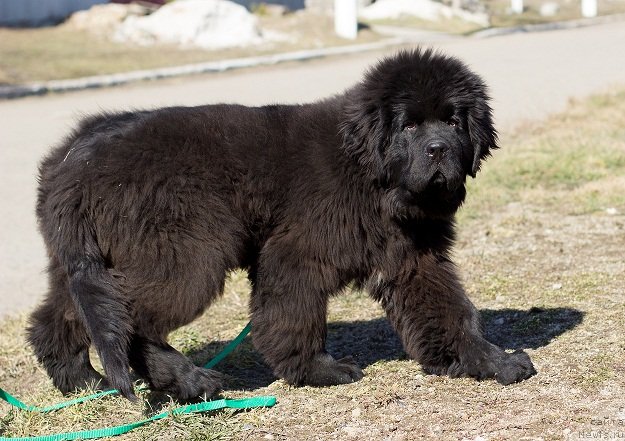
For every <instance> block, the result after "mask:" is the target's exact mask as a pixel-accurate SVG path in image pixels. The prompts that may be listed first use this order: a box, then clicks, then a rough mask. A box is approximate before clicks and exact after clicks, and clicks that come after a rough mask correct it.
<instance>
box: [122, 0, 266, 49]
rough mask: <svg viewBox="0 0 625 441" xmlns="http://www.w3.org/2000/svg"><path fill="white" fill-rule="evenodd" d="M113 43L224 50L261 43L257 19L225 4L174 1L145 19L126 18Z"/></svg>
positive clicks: (220, 1) (241, 8)
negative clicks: (172, 45)
mask: <svg viewBox="0 0 625 441" xmlns="http://www.w3.org/2000/svg"><path fill="white" fill-rule="evenodd" d="M114 38H115V40H117V41H129V42H134V43H137V44H141V45H152V44H174V45H177V46H182V47H200V48H203V49H224V48H230V47H242V46H248V45H254V44H260V43H262V42H263V38H262V35H261V32H260V28H259V25H258V19H257V18H256V17H255V16H254V15H253V14H252V13H250V12H249V11H248V10H247V9H246V8H245V7H244V6H241V5H238V4H236V3H234V2H231V1H228V0H176V1H173V2H171V3H167V4H166V5H164V6H162V7H161V8H160V9H158V10H157V11H156V12H154V13H153V14H150V15H148V16H145V17H128V18H127V19H126V20H125V21H124V22H123V23H122V24H121V25H120V26H119V27H118V28H117V31H116V33H115V37H114Z"/></svg>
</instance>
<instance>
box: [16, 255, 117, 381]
mask: <svg viewBox="0 0 625 441" xmlns="http://www.w3.org/2000/svg"><path fill="white" fill-rule="evenodd" d="M48 273H49V279H50V289H49V292H48V294H47V297H46V298H45V300H44V301H43V303H42V304H41V305H40V306H39V307H38V308H37V309H36V310H35V311H34V312H33V314H32V315H31V317H30V326H29V327H28V330H27V337H28V341H29V342H30V344H31V345H32V347H33V348H34V351H35V355H36V356H37V359H38V360H39V362H40V363H41V364H42V365H43V366H44V368H45V369H46V371H47V372H48V375H49V376H50V377H51V378H52V382H53V383H54V385H55V386H56V387H57V388H58V389H59V390H60V391H61V392H63V393H69V392H73V391H75V390H77V389H81V388H84V387H85V386H92V387H94V388H98V389H106V388H107V387H108V384H107V382H106V380H105V379H104V378H103V377H102V375H100V374H99V373H98V372H97V371H96V370H95V369H94V368H93V367H92V366H91V362H90V360H89V345H90V344H91V339H90V337H89V334H88V333H87V330H86V329H85V326H84V325H83V323H82V321H81V320H80V319H79V318H78V316H77V313H76V309H75V307H74V304H73V302H72V299H71V297H70V294H69V287H68V282H67V274H66V273H65V271H64V270H63V269H62V268H61V267H60V265H59V264H58V262H57V261H56V260H55V259H53V261H52V263H51V265H50V267H49V269H48Z"/></svg>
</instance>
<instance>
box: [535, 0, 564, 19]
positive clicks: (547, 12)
mask: <svg viewBox="0 0 625 441" xmlns="http://www.w3.org/2000/svg"><path fill="white" fill-rule="evenodd" d="M559 11H560V5H558V4H557V3H556V2H547V3H543V4H542V5H540V9H539V13H540V15H541V16H542V17H553V16H554V15H556V14H557V13H558V12H559Z"/></svg>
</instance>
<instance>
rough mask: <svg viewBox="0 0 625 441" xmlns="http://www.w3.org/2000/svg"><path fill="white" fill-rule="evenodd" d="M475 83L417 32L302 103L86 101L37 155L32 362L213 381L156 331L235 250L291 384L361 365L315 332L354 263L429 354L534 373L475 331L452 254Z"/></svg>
mask: <svg viewBox="0 0 625 441" xmlns="http://www.w3.org/2000/svg"><path fill="white" fill-rule="evenodd" d="M488 100H489V98H488V96H487V93H486V87H485V85H484V83H483V81H482V80H481V79H480V78H479V77H478V76H477V75H475V74H474V73H472V72H471V71H470V70H469V69H468V68H467V67H466V66H465V65H464V64H462V63H461V62H460V61H458V60H456V59H454V58H451V57H447V56H443V55H441V54H437V53H434V52H432V51H423V50H412V51H403V52H399V53H398V54H397V55H395V56H393V57H389V58H386V59H384V60H382V61H381V62H379V63H378V64H377V65H376V66H375V67H373V68H372V69H371V70H369V71H368V72H367V73H366V75H365V76H364V79H363V80H362V81H361V82H360V83H359V84H357V85H356V86H354V87H353V88H351V89H349V90H347V91H346V92H345V93H343V94H341V95H337V96H335V97H332V98H330V99H326V100H322V101H318V102H314V103H311V104H304V105H272V106H263V107H244V106H238V105H225V104H222V105H209V106H199V107H170V108H162V109H157V110H151V111H133V112H123V113H104V114H99V115H96V116H92V117H89V118H86V119H84V120H83V121H82V122H81V123H80V124H79V126H78V128H77V129H76V130H75V131H74V132H73V133H72V134H71V135H70V136H69V137H68V138H67V139H66V140H65V141H64V142H63V143H62V144H61V145H59V146H58V147H56V148H55V149H53V150H52V152H51V153H50V154H49V155H48V156H47V157H46V158H45V159H44V161H43V162H42V164H41V168H40V179H39V196H38V201H37V216H38V219H39V225H40V229H41V233H42V235H43V237H44V240H45V243H46V246H47V249H48V254H49V259H50V265H49V269H48V272H49V282H50V289H49V292H48V294H47V297H46V298H45V300H44V301H43V303H42V304H41V305H40V306H39V308H38V309H37V310H36V311H35V312H34V313H33V315H32V317H31V325H30V328H29V331H28V332H29V334H28V338H29V341H30V343H31V344H32V346H33V347H34V350H35V353H36V355H37V357H38V359H39V361H40V362H41V363H42V364H43V366H44V367H45V368H46V370H47V372H48V373H49V375H50V376H51V377H52V380H53V382H54V384H55V385H56V387H58V388H59V389H60V390H61V391H63V392H69V391H72V390H74V389H76V388H79V387H82V386H84V385H85V384H89V383H93V382H94V381H107V383H108V384H107V385H110V386H111V387H114V388H116V389H118V390H120V391H121V393H122V394H123V395H124V396H126V397H128V398H133V397H134V395H133V391H132V383H131V379H130V373H129V371H130V368H132V369H133V370H134V371H135V372H136V373H137V374H138V375H139V376H141V377H143V378H144V379H145V380H147V381H148V382H149V384H150V385H151V387H153V388H155V389H158V390H163V391H166V392H167V393H170V394H172V395H173V396H175V397H177V398H179V399H191V398H194V397H198V396H202V395H208V396H210V395H212V394H213V393H214V392H215V391H216V390H218V389H219V387H220V381H219V375H218V374H217V373H216V372H215V371H211V370H207V369H203V368H199V367H196V366H194V365H193V364H192V363H191V362H190V361H189V360H188V359H187V358H186V357H185V356H183V355H182V354H181V353H179V352H178V351H176V350H175V349H174V348H172V347H171V346H170V345H169V344H168V343H167V335H168V334H169V333H170V332H171V331H172V330H174V329H176V328H178V327H180V326H182V325H185V324H187V323H189V322H191V321H192V320H193V319H195V318H196V317H198V316H199V315H200V314H202V312H203V311H204V310H205V309H206V308H207V307H208V306H209V305H210V304H211V303H212V302H213V301H214V300H215V299H216V298H217V297H218V296H219V295H220V294H221V292H222V291H223V287H224V280H225V277H226V275H227V273H228V272H229V271H231V270H233V269H236V268H245V269H246V270H247V271H248V274H249V278H250V281H251V284H252V293H251V300H250V315H251V321H252V330H253V331H252V332H253V334H252V335H253V342H254V345H255V347H256V348H257V350H258V351H259V352H260V353H262V355H263V357H264V359H265V360H266V362H267V363H268V364H269V365H270V366H271V368H272V369H273V371H274V372H275V374H276V375H277V376H279V377H281V378H284V379H285V380H286V381H288V382H289V383H291V384H310V385H330V384H340V383H348V382H352V381H356V380H358V379H360V378H361V377H362V375H363V374H362V372H361V370H360V368H359V367H358V366H357V364H356V363H355V361H354V360H353V359H351V358H349V357H348V358H344V359H340V360H335V359H334V358H333V357H332V356H331V355H330V354H328V353H327V352H326V351H325V340H326V313H327V303H328V298H329V297H330V296H331V295H334V294H336V293H339V292H340V291H341V290H342V289H343V288H345V287H346V286H347V285H348V284H350V283H352V282H355V283H356V285H357V286H360V287H364V288H366V289H367V290H368V292H369V293H370V294H371V296H372V297H373V298H374V299H376V300H377V301H379V302H380V303H381V304H382V306H383V307H384V309H385V310H386V312H387V314H388V317H389V319H390V321H391V323H392V324H393V326H394V327H395V329H396V330H397V332H398V334H399V336H400V338H401V340H402V342H403V345H404V347H405V350H406V352H407V353H408V354H409V355H410V356H411V357H413V358H414V359H416V360H418V361H419V362H420V363H421V364H422V366H423V368H424V369H425V370H426V371H428V372H431V373H435V374H441V375H442V374H447V375H451V376H472V377H475V378H478V379H483V378H495V379H496V380H497V381H499V382H500V383H502V384H509V383H512V382H516V381H520V380H523V379H525V378H528V377H529V376H531V375H533V374H534V373H535V371H534V368H533V366H532V363H531V361H530V359H529V357H528V356H527V354H525V353H524V352H521V351H518V352H516V353H512V354H509V353H506V352H504V351H503V350H502V349H500V348H498V347H496V346H494V345H492V344H491V343H489V342H487V341H486V340H485V339H484V338H483V337H482V334H481V331H480V328H479V325H478V314H477V312H476V310H475V308H474V306H473V305H472V304H471V302H470V301H469V299H468V298H467V297H466V295H465V292H464V290H463V288H462V285H461V283H460V281H459V277H458V275H457V272H456V268H455V266H454V264H453V263H452V261H451V259H450V250H451V247H452V245H453V242H454V213H455V212H456V210H457V209H458V207H459V206H460V205H461V204H462V202H463V200H464V197H465V181H466V177H467V176H473V177H474V176H475V174H476V173H477V172H478V170H479V168H480V164H481V161H482V160H483V159H485V158H486V157H487V156H488V155H489V152H490V149H493V148H496V147H497V145H496V143H497V139H496V132H495V130H494V128H493V124H492V118H491V109H490V107H489V105H488ZM90 344H94V346H95V348H96V350H97V352H98V355H99V357H100V358H101V361H102V364H103V366H104V370H105V373H106V377H107V379H106V380H104V379H103V378H102V377H101V376H100V374H98V373H97V371H95V370H94V369H93V367H92V366H91V363H90V361H89V353H88V349H89V346H90Z"/></svg>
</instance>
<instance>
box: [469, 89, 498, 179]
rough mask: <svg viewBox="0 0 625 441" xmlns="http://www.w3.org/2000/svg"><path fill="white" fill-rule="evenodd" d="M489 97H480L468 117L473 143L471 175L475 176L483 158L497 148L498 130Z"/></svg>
mask: <svg viewBox="0 0 625 441" xmlns="http://www.w3.org/2000/svg"><path fill="white" fill-rule="evenodd" d="M487 100H488V98H485V97H484V98H479V99H478V100H477V101H475V103H474V104H473V105H472V106H471V110H470V111H469V115H468V117H467V125H468V128H469V136H470V138H471V144H472V145H473V165H472V167H471V172H470V175H471V177H473V178H475V175H477V172H478V171H479V170H480V165H481V163H482V160H484V159H485V158H487V157H488V156H490V151H491V149H497V148H499V146H498V145H497V131H496V130H495V127H494V125H493V117H492V110H491V108H490V106H489V105H488V101H487Z"/></svg>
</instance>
